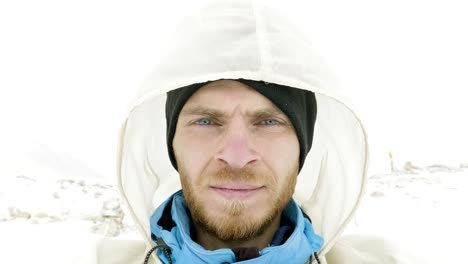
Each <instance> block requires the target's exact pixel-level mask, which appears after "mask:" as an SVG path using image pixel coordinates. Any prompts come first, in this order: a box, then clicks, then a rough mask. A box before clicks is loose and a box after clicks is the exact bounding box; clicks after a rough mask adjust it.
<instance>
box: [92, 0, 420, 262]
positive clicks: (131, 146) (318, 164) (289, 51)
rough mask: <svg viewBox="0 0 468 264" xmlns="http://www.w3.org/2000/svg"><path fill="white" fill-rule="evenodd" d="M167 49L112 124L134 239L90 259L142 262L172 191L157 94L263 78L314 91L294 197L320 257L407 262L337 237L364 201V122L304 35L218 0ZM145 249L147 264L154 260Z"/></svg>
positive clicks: (380, 247) (105, 244)
mask: <svg viewBox="0 0 468 264" xmlns="http://www.w3.org/2000/svg"><path fill="white" fill-rule="evenodd" d="M172 43H173V46H172V51H170V52H168V53H167V56H166V57H165V59H164V60H162V61H160V62H159V64H158V65H157V67H156V68H155V70H154V71H153V72H152V73H151V74H150V75H149V76H148V78H147V79H146V80H145V81H144V83H143V85H142V87H141V90H140V92H139V94H138V96H137V98H136V100H135V101H134V102H133V104H132V105H131V107H130V110H129V112H128V115H127V116H126V120H125V122H124V124H123V126H122V129H121V136H120V141H119V146H120V148H119V151H118V163H117V165H118V184H119V188H120V191H121V193H122V197H123V200H124V201H125V203H126V204H127V206H128V207H129V209H130V213H131V215H132V217H133V219H134V221H135V224H136V226H137V228H138V230H139V232H140V233H141V236H142V240H141V241H125V240H115V239H105V240H103V241H102V243H100V245H99V250H98V254H97V258H96V262H98V263H126V264H131V263H143V260H144V257H145V255H146V252H147V251H148V250H149V249H150V248H151V247H152V246H154V243H153V241H152V240H151V238H150V223H149V218H150V216H151V214H152V213H153V212H154V210H155V208H157V207H158V206H159V205H160V204H161V202H163V201H164V200H165V199H167V198H168V197H169V195H171V194H172V193H174V192H175V191H176V190H178V189H180V188H181V186H180V183H179V177H178V173H177V172H176V171H175V170H174V169H173V167H172V165H171V163H170V161H169V157H168V154H167V148H166V121H165V100H166V92H167V91H169V90H172V89H176V88H180V87H183V86H186V85H189V84H193V83H199V82H206V81H209V80H218V79H238V78H244V79H251V80H263V81H265V82H269V83H277V84H282V85H286V86H291V87H297V88H301V89H307V90H310V91H312V92H314V93H315V96H316V100H317V108H318V114H317V120H316V124H315V132H314V139H313V145H312V149H311V151H310V153H309V155H308V156H307V159H306V161H305V164H304V167H303V169H302V171H301V173H300V175H299V177H298V183H297V186H296V191H295V194H294V198H295V200H296V201H297V202H298V203H299V204H300V206H301V207H302V209H303V210H304V211H305V213H307V214H308V215H309V216H310V217H311V220H312V223H313V227H314V230H315V231H316V233H317V234H319V235H320V236H322V237H323V238H324V245H323V247H322V249H321V250H320V251H319V257H320V259H321V263H328V264H335V263H340V264H342V263H359V264H363V263H413V262H409V260H406V259H405V258H404V257H403V256H400V255H399V253H398V251H397V250H396V249H395V248H393V247H392V246H391V245H388V244H387V243H385V242H384V241H381V240H380V239H378V238H363V237H348V238H346V237H345V238H343V237H341V234H342V232H343V230H344V229H345V227H346V225H347V224H348V223H349V221H350V220H351V218H352V217H353V215H354V213H355V212H356V209H357V207H358V204H359V201H360V199H361V198H362V197H363V193H364V186H365V183H366V171H367V165H368V156H369V152H368V145H367V139H366V133H365V130H364V127H363V125H362V123H361V121H360V120H359V118H358V116H357V115H356V113H355V112H354V111H353V109H352V108H351V106H350V105H349V104H348V103H346V102H345V100H344V99H343V98H342V97H341V96H340V95H339V94H338V93H337V91H336V89H335V87H334V84H333V82H332V81H331V78H330V75H329V74H328V73H327V70H326V68H325V67H324V66H323V65H322V64H321V63H320V61H319V59H318V58H317V56H316V55H314V53H313V51H312V50H311V48H310V47H311V45H310V43H309V42H308V40H307V39H306V38H305V37H304V36H302V35H301V34H300V33H299V32H297V31H296V30H295V29H294V28H293V27H292V26H291V25H290V23H288V22H287V21H286V20H285V19H284V18H282V17H281V16H279V15H278V14H277V13H275V11H273V10H271V9H269V8H266V7H264V6H263V5H261V4H258V3H257V2H255V1H217V2H214V3H213V4H211V5H207V6H205V7H204V8H202V9H200V10H198V12H196V13H195V14H194V15H193V16H191V17H190V18H187V19H186V20H185V22H184V23H182V24H181V25H180V27H179V28H178V30H177V32H176V34H175V36H174V40H173V42H172ZM154 255H155V254H153V256H152V259H151V261H150V263H160V262H159V260H158V259H157V258H156V257H155V256H154Z"/></svg>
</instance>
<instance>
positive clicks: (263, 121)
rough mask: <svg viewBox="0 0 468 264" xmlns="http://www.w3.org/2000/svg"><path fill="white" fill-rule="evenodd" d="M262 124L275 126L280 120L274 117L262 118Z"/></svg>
mask: <svg viewBox="0 0 468 264" xmlns="http://www.w3.org/2000/svg"><path fill="white" fill-rule="evenodd" d="M262 124H263V125H267V126H275V125H278V124H279V122H278V120H274V119H266V120H262Z"/></svg>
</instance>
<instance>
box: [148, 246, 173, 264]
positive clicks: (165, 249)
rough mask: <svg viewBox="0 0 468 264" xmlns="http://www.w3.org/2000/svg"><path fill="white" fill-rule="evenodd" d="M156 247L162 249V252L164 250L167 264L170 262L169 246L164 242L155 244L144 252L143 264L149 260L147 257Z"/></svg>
mask: <svg viewBox="0 0 468 264" xmlns="http://www.w3.org/2000/svg"><path fill="white" fill-rule="evenodd" d="M157 249H162V250H163V252H164V255H166V258H167V260H168V264H172V259H171V254H170V253H169V251H170V248H169V247H168V246H167V245H166V244H162V245H156V246H154V247H152V248H151V249H150V250H149V251H148V253H147V254H146V257H145V262H143V264H148V261H149V258H150V257H151V254H152V253H153V252H154V251H155V250H157Z"/></svg>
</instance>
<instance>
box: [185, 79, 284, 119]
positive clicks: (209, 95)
mask: <svg viewBox="0 0 468 264" xmlns="http://www.w3.org/2000/svg"><path fill="white" fill-rule="evenodd" d="M239 106H242V107H249V108H256V107H257V108H271V109H272V110H276V111H279V112H281V110H280V109H279V108H278V107H277V106H276V105H275V104H274V103H273V102H271V101H270V100H269V99H268V98H267V97H265V96H264V95H262V94H261V93H259V92H257V91H256V90H254V89H252V88H250V87H249V86H247V85H245V84H243V83H241V82H238V81H234V80H218V81H214V82H211V83H209V84H207V85H204V86H202V87H201V88H200V89H198V91H196V92H195V93H194V94H193V95H192V96H191V97H190V98H189V100H187V102H186V103H185V106H184V108H190V107H207V108H225V109H226V110H228V109H229V108H232V107H239Z"/></svg>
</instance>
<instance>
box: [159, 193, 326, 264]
mask: <svg viewBox="0 0 468 264" xmlns="http://www.w3.org/2000/svg"><path fill="white" fill-rule="evenodd" d="M167 206H170V214H171V217H172V221H171V222H172V223H171V224H170V225H169V226H170V230H167V229H164V228H163V227H162V226H161V225H160V222H161V221H160V220H161V218H162V217H163V214H164V213H165V209H166V207H167ZM167 209H169V208H167ZM167 209H166V211H167ZM187 212H188V210H187V204H186V202H185V198H184V196H183V194H182V191H178V192H176V193H175V194H173V195H172V196H171V197H170V198H169V199H167V200H166V201H165V202H164V203H162V204H161V206H159V207H158V208H157V209H156V211H155V212H154V213H153V215H152V216H151V218H150V225H151V235H152V238H153V239H154V240H155V242H156V239H157V238H159V239H162V240H163V241H164V242H165V243H166V244H167V246H169V248H170V252H171V259H172V263H193V264H201V263H243V264H255V263H305V262H306V261H307V260H308V259H309V258H310V256H311V255H312V254H313V253H314V252H317V251H318V250H319V249H320V248H321V247H322V245H323V238H322V237H320V236H319V235H317V234H315V233H314V230H313V228H312V224H311V223H310V222H309V220H308V219H307V218H305V217H304V215H303V214H302V211H301V209H300V208H299V206H298V205H297V204H296V202H295V201H294V200H292V199H291V202H289V204H288V205H287V206H286V208H285V209H284V211H283V215H284V216H285V217H287V218H288V220H289V222H290V223H292V224H293V228H294V230H293V231H292V233H291V235H290V236H289V238H288V239H287V240H286V241H285V242H284V243H283V244H281V245H276V246H269V247H266V248H264V249H262V250H260V252H259V255H260V256H258V257H256V258H253V259H249V260H244V261H238V262H236V256H235V254H234V252H233V251H232V250H231V249H229V248H223V249H217V250H206V249H204V248H203V247H202V246H201V245H199V244H197V243H196V242H194V241H193V240H192V238H191V237H190V217H189V215H188V214H187ZM166 213H167V212H166ZM166 228H167V225H166ZM272 244H275V243H272ZM157 254H158V256H159V258H160V259H161V261H162V262H163V263H168V259H167V257H166V256H165V255H164V253H163V252H162V251H161V250H158V251H157Z"/></svg>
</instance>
